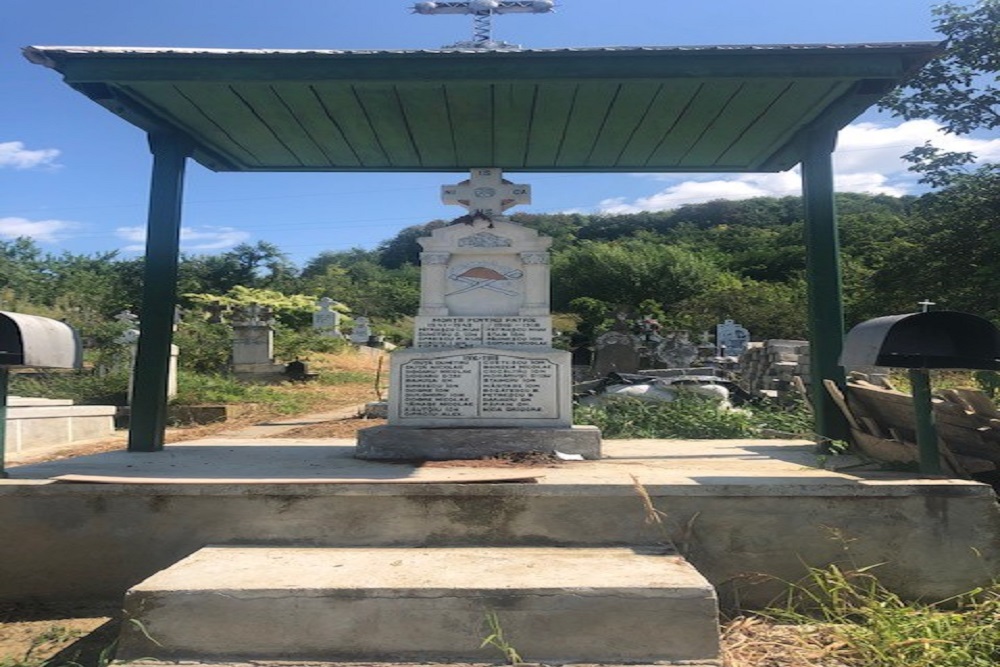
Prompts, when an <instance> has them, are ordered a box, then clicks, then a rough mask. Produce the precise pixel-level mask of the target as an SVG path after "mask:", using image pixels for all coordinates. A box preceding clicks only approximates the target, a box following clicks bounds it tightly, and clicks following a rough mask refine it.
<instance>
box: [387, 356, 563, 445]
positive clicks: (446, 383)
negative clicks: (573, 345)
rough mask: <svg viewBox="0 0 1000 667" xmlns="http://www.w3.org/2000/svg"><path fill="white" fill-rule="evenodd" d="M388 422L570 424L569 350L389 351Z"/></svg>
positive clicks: (424, 423)
mask: <svg viewBox="0 0 1000 667" xmlns="http://www.w3.org/2000/svg"><path fill="white" fill-rule="evenodd" d="M389 396H390V397H391V398H392V400H391V401H390V405H389V424H390V425H394V426H431V427H438V426H484V427H486V426H525V427H527V426H533V427H538V426H551V427H568V426H570V425H571V424H572V407H571V396H570V355H569V353H568V352H565V351H562V350H553V349H548V350H540V351H535V350H505V349H499V348H486V347H482V348H470V349H467V350H440V351H439V350H419V349H411V350H397V351H396V352H394V353H393V355H392V371H391V374H390V386H389Z"/></svg>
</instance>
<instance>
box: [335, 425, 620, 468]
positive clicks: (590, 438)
mask: <svg viewBox="0 0 1000 667" xmlns="http://www.w3.org/2000/svg"><path fill="white" fill-rule="evenodd" d="M526 452H542V453H545V454H551V453H553V452H559V453H561V454H579V455H580V456H582V457H583V458H585V459H599V458H601V431H600V430H599V429H598V428H597V427H596V426H572V427H569V428H422V427H414V426H373V427H371V428H366V429H361V430H360V431H358V446H357V450H356V451H355V453H354V456H355V458H359V459H367V460H372V461H451V460H456V459H463V460H469V459H481V458H486V457H491V456H497V455H501V454H510V453H526Z"/></svg>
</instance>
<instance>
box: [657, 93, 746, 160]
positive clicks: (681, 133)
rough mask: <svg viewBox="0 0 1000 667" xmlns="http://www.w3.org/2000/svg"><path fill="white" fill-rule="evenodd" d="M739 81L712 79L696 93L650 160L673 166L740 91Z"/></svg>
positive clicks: (709, 127)
mask: <svg viewBox="0 0 1000 667" xmlns="http://www.w3.org/2000/svg"><path fill="white" fill-rule="evenodd" d="M740 87H741V86H740V82H739V81H735V80H733V81H711V82H709V83H707V84H705V85H704V86H702V87H701V89H700V90H699V91H698V92H697V93H696V94H695V96H694V97H693V98H692V99H691V100H690V102H689V104H688V105H687V107H685V109H684V111H683V112H682V113H681V115H680V117H679V118H678V119H677V122H676V123H675V124H674V126H673V127H672V128H671V129H670V133H669V134H668V135H666V136H665V137H663V140H662V141H661V142H660V143H659V145H658V146H657V147H656V148H655V150H654V151H653V153H652V155H650V157H649V162H651V163H656V164H658V165H665V166H671V167H672V166H676V165H679V164H680V162H681V158H682V157H683V156H684V155H685V154H686V153H687V152H688V151H689V150H690V149H691V147H692V146H694V145H695V144H696V143H697V142H698V141H699V140H701V139H702V137H704V136H706V134H708V132H709V130H710V129H711V127H712V124H713V123H714V122H715V120H716V118H718V116H719V114H720V113H721V110H722V109H724V108H725V107H726V105H728V104H729V103H730V102H731V101H732V100H733V98H734V97H735V96H736V94H737V93H738V92H739V91H740Z"/></svg>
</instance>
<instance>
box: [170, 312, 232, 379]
mask: <svg viewBox="0 0 1000 667" xmlns="http://www.w3.org/2000/svg"><path fill="white" fill-rule="evenodd" d="M173 341H174V345H176V346H177V348H178V349H179V350H180V354H179V355H178V357H177V366H178V368H180V369H181V370H186V371H191V372H194V373H204V374H208V375H212V374H217V373H222V372H225V371H226V370H227V368H228V367H229V359H230V356H231V355H232V349H233V329H232V327H230V326H229V325H228V324H215V323H210V322H207V321H205V320H202V319H190V320H186V321H184V322H183V323H181V325H180V326H179V327H177V331H175V332H174V338H173Z"/></svg>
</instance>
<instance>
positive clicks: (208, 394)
mask: <svg viewBox="0 0 1000 667" xmlns="http://www.w3.org/2000/svg"><path fill="white" fill-rule="evenodd" d="M320 401H322V397H321V396H319V395H316V394H310V393H304V392H292V391H282V389H281V387H275V386H267V385H257V384H245V383H242V382H240V381H238V380H236V379H234V378H231V377H225V376H222V375H201V374H198V373H187V372H183V371H182V372H180V373H178V377H177V397H176V398H175V399H174V400H173V401H171V403H174V404H175V405H206V404H208V405H212V404H220V403H223V404H226V405H234V404H257V405H264V406H267V407H268V408H270V409H272V410H274V411H275V412H278V413H280V414H283V415H290V414H297V413H302V412H308V411H309V410H312V409H313V408H315V407H316V406H317V404H318V403H319V402H320Z"/></svg>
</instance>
